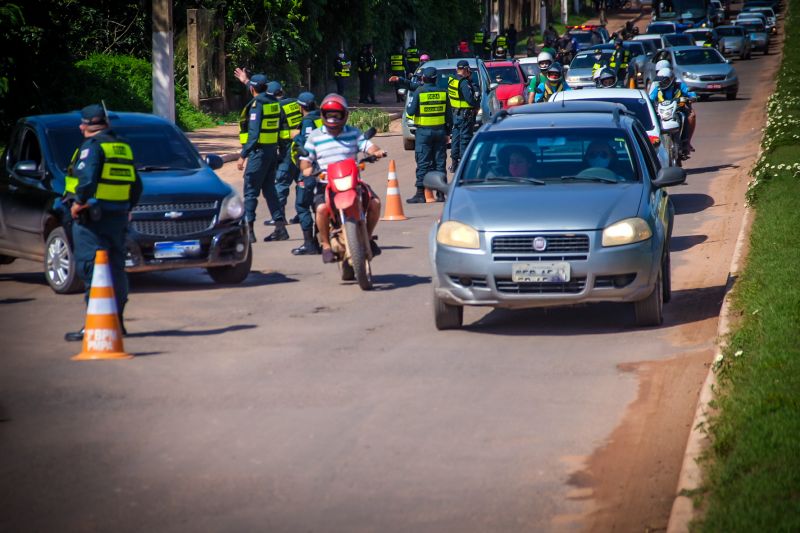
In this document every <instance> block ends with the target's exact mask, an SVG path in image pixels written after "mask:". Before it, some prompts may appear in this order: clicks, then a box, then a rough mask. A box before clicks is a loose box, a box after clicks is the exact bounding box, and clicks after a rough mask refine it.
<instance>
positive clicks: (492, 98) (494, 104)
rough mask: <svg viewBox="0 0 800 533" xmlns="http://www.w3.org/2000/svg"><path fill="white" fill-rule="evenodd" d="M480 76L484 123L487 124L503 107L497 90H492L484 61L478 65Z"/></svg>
mask: <svg viewBox="0 0 800 533" xmlns="http://www.w3.org/2000/svg"><path fill="white" fill-rule="evenodd" d="M478 76H479V78H480V84H481V110H482V111H483V123H484V124H485V123H487V122H489V120H491V118H492V116H494V114H495V113H496V112H497V111H498V110H499V109H500V107H501V106H500V100H498V99H497V94H495V90H494V89H491V88H490V86H491V82H490V81H489V71H487V70H486V65H484V64H483V61H481V62H479V63H478Z"/></svg>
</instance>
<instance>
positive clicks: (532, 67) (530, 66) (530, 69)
mask: <svg viewBox="0 0 800 533" xmlns="http://www.w3.org/2000/svg"><path fill="white" fill-rule="evenodd" d="M520 68H521V69H522V72H524V73H525V76H536V75H537V74H538V73H539V65H537V64H536V63H522V64H520Z"/></svg>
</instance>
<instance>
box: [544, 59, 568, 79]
mask: <svg viewBox="0 0 800 533" xmlns="http://www.w3.org/2000/svg"><path fill="white" fill-rule="evenodd" d="M545 75H546V76H547V79H548V80H549V81H561V78H562V77H563V76H564V68H563V67H562V66H561V63H559V62H558V61H553V64H552V65H550V68H548V69H547V72H546V73H545Z"/></svg>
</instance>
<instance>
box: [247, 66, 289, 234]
mask: <svg viewBox="0 0 800 533" xmlns="http://www.w3.org/2000/svg"><path fill="white" fill-rule="evenodd" d="M248 85H249V86H250V87H254V88H255V90H256V91H258V94H257V95H256V96H255V97H254V98H253V99H252V100H251V101H250V103H249V104H247V105H246V106H245V107H244V109H243V110H242V113H241V115H240V116H239V142H241V143H242V150H241V152H240V154H239V155H240V157H241V158H243V159H247V168H246V169H245V171H244V216H245V220H247V223H248V225H249V226H250V242H255V236H254V234H253V222H254V221H255V219H256V207H257V206H258V197H259V195H260V194H263V195H264V198H265V199H266V201H267V206H268V207H269V210H270V212H271V213H272V218H273V219H274V220H275V225H276V226H280V225H285V224H286V221H285V220H284V218H283V214H282V209H281V204H280V201H279V200H278V193H277V191H276V190H275V171H276V166H277V161H278V141H279V136H280V131H281V129H282V128H286V115H285V113H284V112H283V110H282V109H281V105H280V103H278V101H277V100H276V99H275V98H274V97H273V96H270V95H268V94H266V89H267V78H266V77H265V76H264V75H262V74H257V75H255V76H253V77H252V78H251V79H250V81H249V82H248Z"/></svg>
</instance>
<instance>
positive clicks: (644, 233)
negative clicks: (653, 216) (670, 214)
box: [603, 218, 653, 246]
mask: <svg viewBox="0 0 800 533" xmlns="http://www.w3.org/2000/svg"><path fill="white" fill-rule="evenodd" d="M652 236H653V232H652V230H650V226H649V225H648V224H647V222H646V221H644V220H643V219H641V218H626V219H625V220H620V221H619V222H617V223H615V224H611V225H610V226H609V227H607V228H606V229H604V230H603V246H621V245H623V244H633V243H635V242H641V241H646V240H647V239H649V238H650V237H652Z"/></svg>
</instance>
